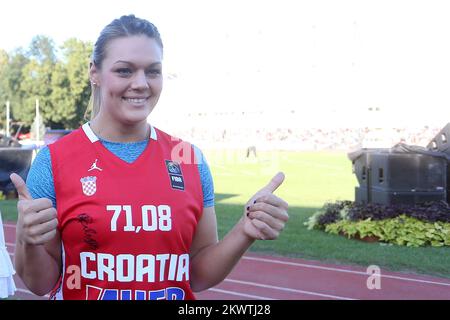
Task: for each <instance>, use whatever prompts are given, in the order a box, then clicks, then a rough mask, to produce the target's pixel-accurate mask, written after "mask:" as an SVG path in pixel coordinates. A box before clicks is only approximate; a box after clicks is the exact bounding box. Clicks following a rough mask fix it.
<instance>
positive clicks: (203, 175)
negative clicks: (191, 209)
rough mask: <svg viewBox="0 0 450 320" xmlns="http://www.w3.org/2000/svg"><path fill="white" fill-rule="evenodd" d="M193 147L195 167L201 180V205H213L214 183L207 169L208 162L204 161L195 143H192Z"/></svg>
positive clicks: (207, 206)
mask: <svg viewBox="0 0 450 320" xmlns="http://www.w3.org/2000/svg"><path fill="white" fill-rule="evenodd" d="M193 147H194V152H195V155H196V159H197V161H198V163H197V167H198V172H199V174H200V180H201V182H202V190H203V207H205V208H209V207H214V183H213V179H212V176H211V171H210V170H209V166H208V163H207V162H206V159H205V157H204V156H203V153H202V152H201V151H200V149H199V148H197V147H196V146H195V145H193Z"/></svg>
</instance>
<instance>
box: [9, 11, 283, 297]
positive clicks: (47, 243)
mask: <svg viewBox="0 0 450 320" xmlns="http://www.w3.org/2000/svg"><path fill="white" fill-rule="evenodd" d="M162 57H163V45H162V41H161V38H160V35H159V33H158V30H157V29H156V27H155V26H154V25H153V24H151V23H150V22H148V21H146V20H142V19H139V18H136V17H134V16H133V15H130V16H123V17H121V18H120V19H116V20H114V21H113V22H112V23H110V24H109V25H108V26H106V27H105V29H104V30H103V31H102V33H101V34H100V37H99V39H98V40H97V42H96V44H95V47H94V53H93V57H92V58H93V59H92V62H91V67H90V79H91V83H92V89H93V95H92V99H91V101H92V102H93V114H92V119H91V121H90V122H89V123H86V124H84V125H83V126H82V127H81V128H80V129H78V130H76V131H74V132H73V133H71V134H69V135H67V136H65V137H64V138H62V139H60V140H59V141H57V142H56V143H54V144H51V145H49V147H48V148H46V149H44V150H42V151H41V152H40V153H39V155H38V157H37V158H36V160H35V162H34V163H33V166H32V168H31V170H30V173H29V176H28V179H27V185H28V186H27V185H25V183H24V181H23V180H22V179H21V178H20V177H19V176H18V175H15V174H12V175H11V180H12V181H13V183H14V184H15V186H16V188H17V190H18V194H19V202H18V211H19V218H18V223H17V245H16V253H15V257H16V258H15V259H16V270H17V272H18V274H19V275H20V276H21V277H22V279H23V281H24V282H25V284H26V285H27V286H28V288H29V289H30V290H31V291H33V292H34V293H36V294H38V295H44V294H46V293H48V292H49V291H51V290H52V289H53V291H52V298H54V299H124V300H129V299H140V300H142V299H195V296H194V294H193V292H195V291H201V290H205V289H207V288H209V287H212V286H214V285H216V284H218V283H219V282H220V281H222V280H223V279H224V278H225V277H226V276H227V275H228V274H229V272H230V271H231V270H232V268H233V267H234V265H235V264H236V263H237V262H238V260H239V259H240V257H241V256H242V255H243V254H244V253H245V251H246V250H247V249H248V248H249V247H250V245H251V244H252V243H253V242H254V241H255V240H256V239H275V238H277V237H278V235H279V232H280V231H281V230H282V229H283V228H284V224H285V223H286V221H287V220H288V214H287V209H288V204H287V203H286V202H285V201H283V200H282V199H280V198H278V197H276V196H275V195H273V194H272V193H273V191H274V190H275V189H276V188H277V187H278V186H279V185H280V184H281V183H282V181H283V179H284V175H283V174H282V173H279V174H278V175H276V176H275V177H274V178H273V179H272V180H271V182H270V183H269V184H268V185H267V186H266V187H264V188H263V189H261V190H260V191H259V192H257V193H256V194H255V195H254V196H253V197H252V198H251V199H250V200H249V202H248V204H247V205H246V210H244V214H243V216H242V218H241V219H240V221H239V222H238V223H237V224H236V226H235V227H234V228H233V229H232V230H231V231H230V232H229V233H228V234H227V235H226V236H225V237H224V239H223V240H221V241H218V236H217V226H216V215H215V210H214V198H213V195H214V192H213V189H212V179H211V174H210V172H209V168H208V166H207V164H206V162H205V161H204V160H203V155H202V153H201V152H200V150H198V148H195V147H193V146H192V145H190V144H188V143H186V142H182V141H180V140H178V139H176V138H174V137H171V136H169V135H168V134H166V133H164V132H163V131H161V130H159V129H157V128H154V127H153V126H151V125H149V124H148V122H147V117H148V115H149V114H150V113H151V111H152V110H153V108H154V107H155V105H156V103H157V102H158V98H159V96H160V93H161V90H162ZM180 150H181V151H180ZM189 155H192V156H189Z"/></svg>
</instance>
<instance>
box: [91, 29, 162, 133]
mask: <svg viewBox="0 0 450 320" xmlns="http://www.w3.org/2000/svg"><path fill="white" fill-rule="evenodd" d="M161 62H162V49H161V48H160V46H159V45H158V43H157V42H156V41H155V39H152V38H149V37H147V36H145V35H138V36H130V37H123V38H117V39H114V40H112V41H110V42H109V43H108V44H107V47H106V56H105V59H104V60H103V62H102V64H101V69H98V68H96V67H95V66H93V67H92V68H91V80H92V81H93V82H95V83H96V84H97V86H99V87H100V90H101V99H102V103H101V108H100V115H101V116H107V117H108V118H109V120H113V121H118V122H120V123H123V124H126V125H132V124H136V123H139V122H142V121H144V120H146V119H147V117H148V115H149V114H150V112H152V110H153V108H154V107H155V105H156V103H157V102H158V99H159V96H160V94H161V90H162V83H163V79H162V64H161Z"/></svg>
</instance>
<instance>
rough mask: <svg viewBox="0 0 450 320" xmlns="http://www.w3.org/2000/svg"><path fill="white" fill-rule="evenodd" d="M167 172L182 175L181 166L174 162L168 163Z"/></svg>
mask: <svg viewBox="0 0 450 320" xmlns="http://www.w3.org/2000/svg"><path fill="white" fill-rule="evenodd" d="M167 170H169V172H170V173H173V174H181V170H180V165H179V164H178V163H176V162H173V161H168V162H167Z"/></svg>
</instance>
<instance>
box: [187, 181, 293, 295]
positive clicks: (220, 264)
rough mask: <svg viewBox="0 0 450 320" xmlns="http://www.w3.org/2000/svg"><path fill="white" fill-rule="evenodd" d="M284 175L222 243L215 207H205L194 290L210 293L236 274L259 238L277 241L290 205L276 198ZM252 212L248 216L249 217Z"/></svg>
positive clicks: (195, 248) (194, 250)
mask: <svg viewBox="0 0 450 320" xmlns="http://www.w3.org/2000/svg"><path fill="white" fill-rule="evenodd" d="M283 179H284V175H283V176H282V175H277V176H275V177H274V178H273V179H272V181H271V182H270V183H269V184H268V185H267V186H265V187H264V188H262V189H261V190H260V191H258V192H257V193H256V194H255V195H254V196H253V197H252V198H251V199H250V200H249V202H248V203H247V205H246V207H248V208H249V210H244V215H243V216H242V218H241V219H240V220H239V221H238V223H237V224H236V225H235V226H234V227H233V229H231V231H230V232H228V234H227V235H226V236H225V237H224V238H223V239H222V240H221V241H218V236H217V221H216V215H215V210H214V207H210V208H205V209H204V210H203V215H202V218H201V219H200V221H199V223H198V225H197V230H196V233H195V236H194V239H193V243H192V246H191V287H192V290H193V291H202V290H206V289H208V288H210V287H212V286H214V285H216V284H218V283H219V282H221V281H222V280H223V279H225V277H226V276H227V275H228V274H229V273H230V272H231V271H232V269H233V268H234V266H235V265H236V264H237V262H238V261H239V260H240V258H241V257H242V255H243V254H244V253H245V252H246V251H247V249H248V248H249V247H250V246H251V245H252V244H253V242H254V241H255V240H256V239H263V240H264V239H276V238H277V237H278V236H279V233H280V231H281V230H282V229H283V228H284V225H285V223H286V222H287V220H288V214H287V209H288V204H287V203H286V202H285V201H284V200H282V199H280V198H278V197H276V196H275V195H273V191H274V190H275V189H276V188H277V187H278V186H279V185H280V184H281V183H282V182H283ZM247 213H248V215H247Z"/></svg>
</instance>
